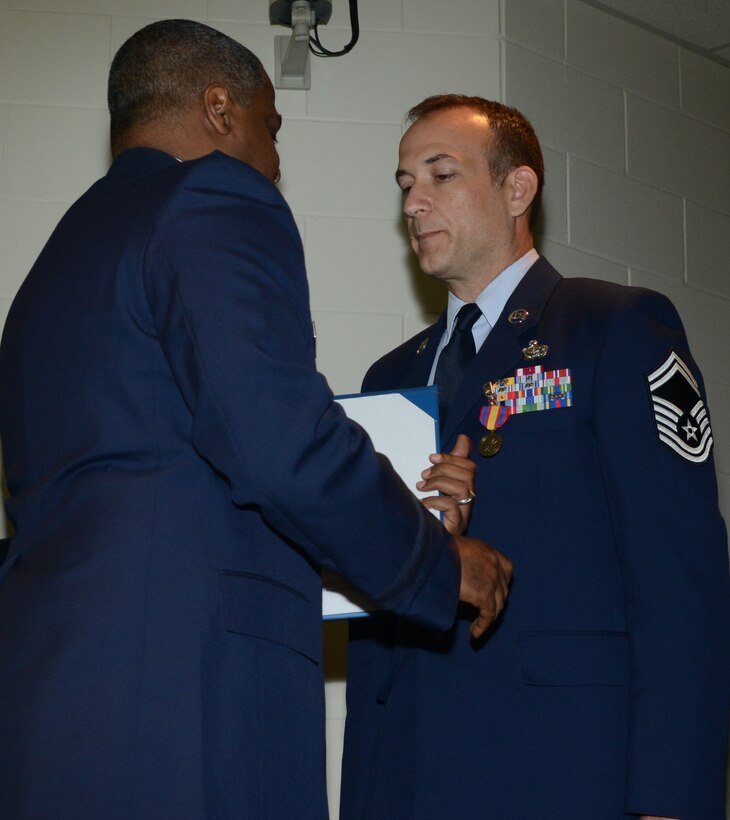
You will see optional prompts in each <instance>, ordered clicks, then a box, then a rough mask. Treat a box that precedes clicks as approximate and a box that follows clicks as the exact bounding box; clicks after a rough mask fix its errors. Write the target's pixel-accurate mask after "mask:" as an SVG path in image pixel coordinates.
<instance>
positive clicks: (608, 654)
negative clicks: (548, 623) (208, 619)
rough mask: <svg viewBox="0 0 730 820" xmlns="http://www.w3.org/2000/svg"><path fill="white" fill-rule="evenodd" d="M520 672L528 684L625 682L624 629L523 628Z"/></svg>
mask: <svg viewBox="0 0 730 820" xmlns="http://www.w3.org/2000/svg"><path fill="white" fill-rule="evenodd" d="M520 653H521V655H522V672H523V675H524V681H525V683H526V684H527V685H528V686H627V685H628V682H629V640H628V637H627V635H626V633H625V632H580V631H575V632H572V631H571V632H562V631H561V632H523V633H522V634H521V635H520Z"/></svg>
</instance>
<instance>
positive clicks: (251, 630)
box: [221, 572, 322, 663]
mask: <svg viewBox="0 0 730 820" xmlns="http://www.w3.org/2000/svg"><path fill="white" fill-rule="evenodd" d="M221 590H222V594H223V613H224V618H225V626H226V629H227V630H228V631H229V632H238V633H240V634H241V635H250V636H252V637H254V638H262V639H263V640H266V641H273V642H274V643H278V644H282V645H283V646H287V647H289V648H290V649H293V650H295V651H296V652H300V653H301V654H302V655H305V656H306V657H307V658H310V660H313V661H315V663H319V662H320V660H321V658H322V612H321V602H320V601H317V606H316V607H315V606H313V604H312V602H311V601H310V600H309V599H308V598H307V597H306V596H305V595H304V594H303V593H301V592H299V591H298V590H296V589H294V588H293V587H290V586H288V585H287V584H284V583H282V582H281V581H276V580H274V579H273V578H266V577H264V576H262V575H252V574H248V573H240V572H222V573H221Z"/></svg>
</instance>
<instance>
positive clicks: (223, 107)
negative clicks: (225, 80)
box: [203, 85, 232, 137]
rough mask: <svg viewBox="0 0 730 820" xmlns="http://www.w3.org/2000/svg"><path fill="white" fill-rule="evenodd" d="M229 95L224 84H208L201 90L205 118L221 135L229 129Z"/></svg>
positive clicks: (225, 134)
mask: <svg viewBox="0 0 730 820" xmlns="http://www.w3.org/2000/svg"><path fill="white" fill-rule="evenodd" d="M231 103H232V99H231V95H230V94H229V92H228V89H227V88H226V87H225V86H224V85H209V86H208V87H207V88H206V89H205V91H204V92H203V106H204V110H205V120H206V122H207V123H208V125H209V126H210V128H211V129H212V130H213V131H215V132H216V133H217V134H219V135H220V136H222V137H225V136H227V135H228V134H229V133H230V130H231V120H230V111H231Z"/></svg>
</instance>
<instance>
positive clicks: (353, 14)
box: [309, 0, 360, 57]
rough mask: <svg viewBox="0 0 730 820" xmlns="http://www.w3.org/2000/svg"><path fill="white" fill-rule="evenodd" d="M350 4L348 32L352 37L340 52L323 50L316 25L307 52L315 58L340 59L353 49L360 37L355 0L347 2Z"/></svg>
mask: <svg viewBox="0 0 730 820" xmlns="http://www.w3.org/2000/svg"><path fill="white" fill-rule="evenodd" d="M349 2H350V30H351V31H352V36H351V37H350V42H349V43H348V44H347V45H346V46H344V48H342V49H341V50H340V51H330V50H329V49H327V48H325V47H324V46H323V45H322V43H321V42H320V40H319V31H318V27H317V23H316V22H315V24H314V35H313V36H311V37H310V38H309V50H310V51H311V52H312V54H315V55H316V56H317V57H341V56H342V55H343V54H347V53H348V52H349V51H352V49H353V48H354V47H355V43H357V40H358V38H359V37H360V20H359V18H358V14H357V0H349Z"/></svg>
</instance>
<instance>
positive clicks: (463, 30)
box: [0, 0, 730, 813]
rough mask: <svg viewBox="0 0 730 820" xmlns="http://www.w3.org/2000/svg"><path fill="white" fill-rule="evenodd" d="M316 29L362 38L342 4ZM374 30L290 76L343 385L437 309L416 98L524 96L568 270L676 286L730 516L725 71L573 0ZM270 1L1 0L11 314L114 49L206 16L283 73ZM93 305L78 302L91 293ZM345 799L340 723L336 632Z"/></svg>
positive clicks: (299, 186)
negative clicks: (401, 153) (298, 78)
mask: <svg viewBox="0 0 730 820" xmlns="http://www.w3.org/2000/svg"><path fill="white" fill-rule="evenodd" d="M333 5H334V11H333V15H332V20H331V22H330V24H329V25H328V26H327V27H325V28H323V29H322V31H321V34H322V39H323V41H324V42H325V44H326V45H328V47H330V48H338V47H340V46H341V45H343V44H344V43H345V42H346V41H347V39H349V22H348V15H347V3H346V2H345V0H334V3H333ZM360 7H361V8H360V22H361V37H360V43H359V44H358V46H357V47H356V48H355V50H354V51H353V52H352V54H350V55H348V56H347V57H344V58H337V59H332V60H317V59H314V60H313V63H312V89H311V90H310V91H308V92H302V91H279V92H277V102H278V106H279V110H280V111H281V113H282V115H283V117H284V127H283V129H282V132H281V135H280V150H281V154H282V174H283V179H282V183H281V189H282V191H283V193H284V194H285V196H286V197H287V198H288V199H289V201H290V203H291V205H292V208H293V211H294V213H295V217H296V220H297V224H298V225H299V228H300V231H301V233H302V237H303V240H304V245H305V251H306V254H307V263H308V268H309V276H310V284H311V303H312V309H313V313H314V318H315V320H316V323H317V329H318V336H319V339H318V350H319V359H318V363H319V367H320V369H321V370H322V371H323V372H324V373H325V374H326V375H327V377H328V378H329V380H330V382H331V384H332V386H333V389H334V390H335V391H336V392H352V391H355V390H357V389H358V387H359V384H360V379H361V377H362V374H363V373H364V371H365V369H366V368H367V366H368V365H369V364H370V363H371V362H372V361H373V360H374V359H375V358H377V357H378V356H379V355H380V354H382V353H384V352H385V351H386V350H388V349H390V348H391V347H393V346H395V345H396V344H399V343H400V342H401V341H403V340H404V339H405V338H407V337H409V336H410V335H412V334H413V333H415V332H416V331H417V330H419V329H420V328H421V327H423V326H424V325H425V324H426V323H427V322H428V321H429V317H431V316H433V315H435V314H437V313H438V312H439V311H440V310H441V308H442V306H443V304H444V301H445V300H444V295H443V293H442V292H441V291H440V289H439V288H437V287H434V285H433V283H428V282H424V281H423V280H422V278H421V277H419V276H418V274H417V272H416V270H415V268H414V266H413V264H412V261H411V260H410V259H409V256H408V251H407V248H406V243H405V239H404V234H403V230H402V226H401V224H400V219H399V195H398V192H397V189H396V186H395V184H394V181H393V172H394V170H395V165H396V159H397V145H398V140H399V138H400V134H401V130H402V127H401V119H402V116H403V113H404V112H405V111H406V110H407V109H408V108H409V107H410V106H411V105H413V104H415V103H416V102H418V101H420V99H422V98H423V97H425V96H427V95H429V94H434V93H439V92H445V91H459V92H462V93H466V94H480V95H483V96H487V97H493V98H499V99H503V100H504V101H506V102H508V103H510V104H512V105H516V106H517V107H519V108H522V109H523V110H524V111H525V113H526V114H528V116H530V117H531V118H532V120H533V122H534V125H535V127H536V130H537V132H538V134H539V135H540V137H541V139H542V140H543V143H544V145H545V149H546V151H545V153H546V161H547V169H548V186H547V188H546V192H545V215H544V218H543V222H542V227H541V238H540V246H541V249H542V251H543V252H544V253H545V254H546V255H547V256H548V257H549V258H550V259H551V261H552V262H553V263H554V264H555V265H556V266H557V267H558V268H559V269H560V270H562V272H563V273H564V274H566V275H588V276H595V277H599V278H604V279H610V280H612V281H616V282H630V283H633V284H641V285H647V286H649V287H654V288H656V289H658V290H662V291H664V292H666V293H668V294H669V295H670V296H671V298H672V299H674V301H675V303H676V304H677V306H678V308H679V310H680V312H681V313H682V315H683V317H684V319H685V322H686V324H687V330H688V334H689V338H690V342H691V344H692V346H693V349H694V351H695V355H696V358H697V359H698V361H699V363H700V365H701V367H702V368H703V370H704V372H705V375H706V377H707V383H708V391H709V394H710V402H711V410H712V412H713V424H714V427H715V430H716V459H717V464H718V469H719V478H720V484H721V493H722V504H723V508H724V512H725V515H726V517H728V516H730V414H728V412H727V407H728V403H729V402H730V372H729V371H728V368H727V364H726V355H725V351H726V350H727V349H728V344H729V343H730V338H729V336H730V330H728V328H729V327H730V275H728V255H729V252H730V245H729V244H728V243H729V242H730V240H728V237H729V236H730V186H728V183H727V179H728V170H730V169H729V168H728V165H729V164H730V104H729V103H730V69H726V68H724V67H723V66H720V65H718V64H716V63H711V62H709V61H707V60H705V59H703V58H701V57H699V56H697V55H695V54H693V53H691V52H687V51H686V50H684V49H681V48H679V47H678V46H676V45H674V44H672V43H671V42H669V41H667V40H664V39H662V38H660V37H658V36H656V35H652V34H649V33H647V32H645V31H643V30H642V29H640V28H638V27H635V26H631V25H629V24H627V23H625V22H624V21H620V20H617V19H615V18H613V17H610V16H609V15H607V14H605V13H603V12H600V11H598V10H596V9H595V8H593V7H590V6H587V5H584V4H583V3H581V2H579V0H452V2H449V3H444V2H443V0H367V2H361V3H360ZM267 10H268V3H267V2H265V0H0V322H1V321H3V320H4V316H5V313H6V311H7V307H8V305H9V302H10V300H11V299H12V297H13V295H14V293H15V291H16V290H17V287H18V286H19V284H20V282H21V281H22V278H23V276H24V275H25V273H26V271H27V270H28V268H29V267H30V265H31V264H32V261H33V259H34V258H35V256H36V255H37V253H38V251H39V250H40V248H41V247H42V245H43V243H44V242H45V239H46V238H47V236H48V234H49V233H50V231H51V229H52V227H53V225H54V224H55V223H56V221H57V220H58V218H59V217H60V215H61V214H62V213H63V211H64V210H65V208H66V207H67V206H68V205H69V204H70V203H71V202H72V201H73V200H74V199H75V198H76V197H77V196H78V195H79V194H80V193H81V192H82V191H83V190H85V188H87V187H88V186H89V185H90V184H91V183H92V182H93V181H94V180H95V179H96V178H97V177H98V176H99V175H101V174H103V173H104V172H105V170H106V168H107V165H108V162H109V155H108V148H107V115H106V110H105V82H106V74H107V71H108V67H109V62H110V60H111V57H112V55H113V53H114V51H115V50H116V48H117V47H118V46H119V45H120V44H121V42H123V40H124V39H126V37H128V36H129V35H130V34H131V33H132V32H133V31H135V30H136V29H138V28H140V27H141V26H142V25H145V24H146V23H148V22H150V21H151V20H153V19H161V18H164V17H191V18H194V19H199V20H203V21H206V22H209V23H210V24H211V25H213V26H215V27H217V28H219V29H221V30H223V31H225V32H226V33H227V34H229V35H231V36H232V37H235V38H236V39H238V40H240V41H241V42H243V43H244V44H246V45H247V46H249V47H250V48H251V49H252V50H253V51H255V52H256V53H257V54H258V55H259V56H260V57H261V59H262V61H263V62H264V65H265V67H266V68H267V70H268V71H269V72H270V73H271V74H273V36H274V34H277V33H285V32H284V30H283V29H281V30H278V29H274V28H272V27H271V26H269V25H268V16H267ZM80 309H81V308H80ZM327 643H328V647H329V652H328V664H329V666H328V669H329V682H328V687H327V696H328V739H329V743H330V762H329V770H330V781H331V783H330V787H331V788H330V796H331V803H332V806H333V813H334V808H335V807H336V804H337V799H338V793H339V788H338V783H337V772H338V769H339V759H338V756H339V751H340V749H341V734H342V723H343V719H344V696H343V693H344V684H343V679H344V666H343V661H342V647H343V645H344V633H343V629H342V627H341V626H334V627H328V629H327Z"/></svg>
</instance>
